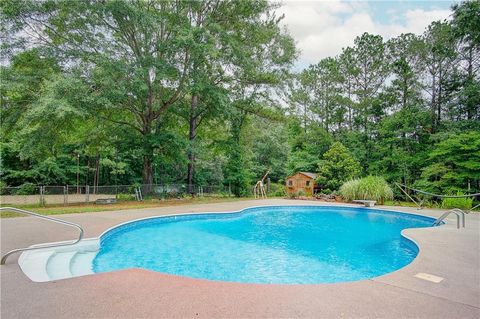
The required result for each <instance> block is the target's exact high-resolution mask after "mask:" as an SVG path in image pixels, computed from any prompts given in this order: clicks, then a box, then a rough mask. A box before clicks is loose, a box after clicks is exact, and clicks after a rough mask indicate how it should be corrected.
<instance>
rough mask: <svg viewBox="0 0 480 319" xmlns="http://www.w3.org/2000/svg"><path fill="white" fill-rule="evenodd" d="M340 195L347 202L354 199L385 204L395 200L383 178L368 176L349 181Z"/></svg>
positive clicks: (343, 186)
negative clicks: (386, 201)
mask: <svg viewBox="0 0 480 319" xmlns="http://www.w3.org/2000/svg"><path fill="white" fill-rule="evenodd" d="M340 195H342V197H343V199H345V200H346V201H352V200H354V199H366V200H376V201H378V202H379V203H380V204H383V203H384V202H385V200H387V199H393V191H392V188H391V187H390V186H389V185H388V183H387V182H386V181H385V179H384V178H383V177H379V176H367V177H364V178H360V179H353V180H351V181H348V182H346V183H344V184H343V185H342V187H340Z"/></svg>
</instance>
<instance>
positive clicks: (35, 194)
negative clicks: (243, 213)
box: [0, 184, 232, 206]
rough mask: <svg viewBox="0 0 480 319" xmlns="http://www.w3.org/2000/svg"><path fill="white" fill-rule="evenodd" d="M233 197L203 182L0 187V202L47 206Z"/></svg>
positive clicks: (221, 187)
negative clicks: (192, 196)
mask: <svg viewBox="0 0 480 319" xmlns="http://www.w3.org/2000/svg"><path fill="white" fill-rule="evenodd" d="M191 195H194V196H200V197H202V196H211V197H229V196H232V192H231V189H230V187H228V186H223V185H205V186H196V185H192V186H191V187H190V191H189V187H188V185H186V184H152V185H102V186H89V185H81V186H76V185H65V186H37V185H33V184H24V185H22V186H18V187H2V188H1V189H0V204H1V205H2V206H6V205H47V204H64V205H69V204H78V203H92V202H96V203H99V202H101V201H105V200H142V199H145V198H158V199H171V198H182V197H186V196H191Z"/></svg>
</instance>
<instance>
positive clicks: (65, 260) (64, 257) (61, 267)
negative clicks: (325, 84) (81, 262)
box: [46, 251, 77, 280]
mask: <svg viewBox="0 0 480 319" xmlns="http://www.w3.org/2000/svg"><path fill="white" fill-rule="evenodd" d="M75 254H77V252H76V251H69V252H58V253H55V254H54V255H53V256H52V257H50V259H49V260H48V263H47V267H46V270H47V274H48V276H49V277H50V278H51V279H52V280H55V279H64V278H70V277H72V273H71V272H70V261H71V259H72V257H73V256H74V255H75Z"/></svg>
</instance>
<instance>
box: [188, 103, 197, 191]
mask: <svg viewBox="0 0 480 319" xmlns="http://www.w3.org/2000/svg"><path fill="white" fill-rule="evenodd" d="M197 107H198V95H196V94H194V95H193V96H192V101H191V103H190V119H189V121H188V124H189V132H188V140H189V142H190V147H189V149H188V168H187V184H188V193H189V194H193V193H195V191H194V189H193V174H194V166H195V151H194V148H195V147H194V144H195V138H196V137H197V120H198V116H197V115H196V111H197Z"/></svg>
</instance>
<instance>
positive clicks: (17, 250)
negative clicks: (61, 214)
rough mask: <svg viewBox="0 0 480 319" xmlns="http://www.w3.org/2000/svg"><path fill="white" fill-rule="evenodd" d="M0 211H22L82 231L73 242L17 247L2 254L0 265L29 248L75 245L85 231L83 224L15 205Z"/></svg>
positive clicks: (21, 212)
mask: <svg viewBox="0 0 480 319" xmlns="http://www.w3.org/2000/svg"><path fill="white" fill-rule="evenodd" d="M0 211H12V212H16V213H20V214H25V215H29V216H34V217H38V218H40V219H45V220H49V221H51V222H54V223H58V224H62V225H66V226H70V227H74V228H77V229H78V230H79V231H80V233H79V235H78V239H77V240H75V241H72V242H64V243H57V244H48V245H36V246H35V247H25V248H17V249H13V250H10V251H9V252H7V253H6V254H5V255H3V256H2V259H1V261H0V265H4V264H5V261H6V260H7V258H8V256H10V255H11V254H14V253H18V252H21V251H27V250H35V249H40V248H51V247H60V246H70V245H75V244H76V243H78V242H79V241H80V240H82V238H83V233H84V232H83V228H82V226H80V225H78V224H75V223H71V222H67V221H64V220H61V219H58V218H53V217H47V216H44V215H40V214H37V213H34V212H31V211H28V210H23V209H20V208H15V207H2V208H0Z"/></svg>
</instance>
